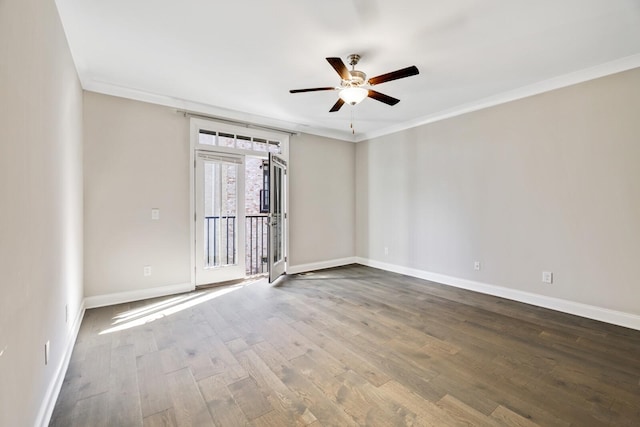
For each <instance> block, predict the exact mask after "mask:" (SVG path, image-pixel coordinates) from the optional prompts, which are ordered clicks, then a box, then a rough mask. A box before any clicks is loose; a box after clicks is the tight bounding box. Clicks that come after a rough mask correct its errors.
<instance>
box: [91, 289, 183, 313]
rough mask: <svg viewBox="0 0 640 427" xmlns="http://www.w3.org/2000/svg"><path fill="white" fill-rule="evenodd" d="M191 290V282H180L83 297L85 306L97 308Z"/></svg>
mask: <svg viewBox="0 0 640 427" xmlns="http://www.w3.org/2000/svg"><path fill="white" fill-rule="evenodd" d="M193 290H195V287H194V286H193V285H192V284H191V283H180V284H178V285H169V286H159V287H157V288H146V289H138V290H135V291H127V292H116V293H113V294H106V295H96V296H93V297H86V298H85V299H84V305H85V307H86V308H98V307H104V306H107V305H115V304H123V303H126V302H132V301H140V300H143V299H149V298H156V297H163V296H166V295H173V294H181V293H184V292H191V291H193Z"/></svg>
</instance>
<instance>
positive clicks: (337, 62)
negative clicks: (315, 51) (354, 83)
mask: <svg viewBox="0 0 640 427" xmlns="http://www.w3.org/2000/svg"><path fill="white" fill-rule="evenodd" d="M327 61H328V62H329V64H331V66H332V67H333V69H334V70H336V72H337V73H338V74H339V75H340V78H341V79H342V80H350V79H351V73H350V72H349V70H348V69H347V66H346V65H344V62H342V59H340V58H327Z"/></svg>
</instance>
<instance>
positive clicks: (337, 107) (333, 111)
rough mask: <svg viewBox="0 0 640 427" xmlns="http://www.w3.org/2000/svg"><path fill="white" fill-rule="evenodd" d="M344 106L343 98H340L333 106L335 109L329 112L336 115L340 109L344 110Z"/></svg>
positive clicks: (332, 108)
mask: <svg viewBox="0 0 640 427" xmlns="http://www.w3.org/2000/svg"><path fill="white" fill-rule="evenodd" d="M343 105H344V101H343V100H342V98H338V100H337V101H336V103H335V104H333V107H331V110H329V112H330V113H335V112H336V111H338V110H339V109H340V108H342V106H343Z"/></svg>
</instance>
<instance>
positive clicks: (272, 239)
mask: <svg viewBox="0 0 640 427" xmlns="http://www.w3.org/2000/svg"><path fill="white" fill-rule="evenodd" d="M286 179H287V162H286V161H285V160H283V159H282V158H280V157H278V156H276V155H273V154H271V153H270V154H269V282H273V281H274V280H276V279H277V278H278V277H280V276H281V275H282V274H284V273H285V272H286V264H287V245H286V234H287V226H286V222H287V212H286V206H287V204H286V200H285V199H286V198H285V189H286Z"/></svg>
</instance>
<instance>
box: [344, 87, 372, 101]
mask: <svg viewBox="0 0 640 427" xmlns="http://www.w3.org/2000/svg"><path fill="white" fill-rule="evenodd" d="M339 96H340V98H342V100H343V101H344V102H346V103H347V104H350V105H356V104H359V103H361V102H362V100H364V99H365V98H366V97H367V96H369V91H368V90H367V89H365V88H363V87H347V88H344V89H342V90H340V93H339Z"/></svg>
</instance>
